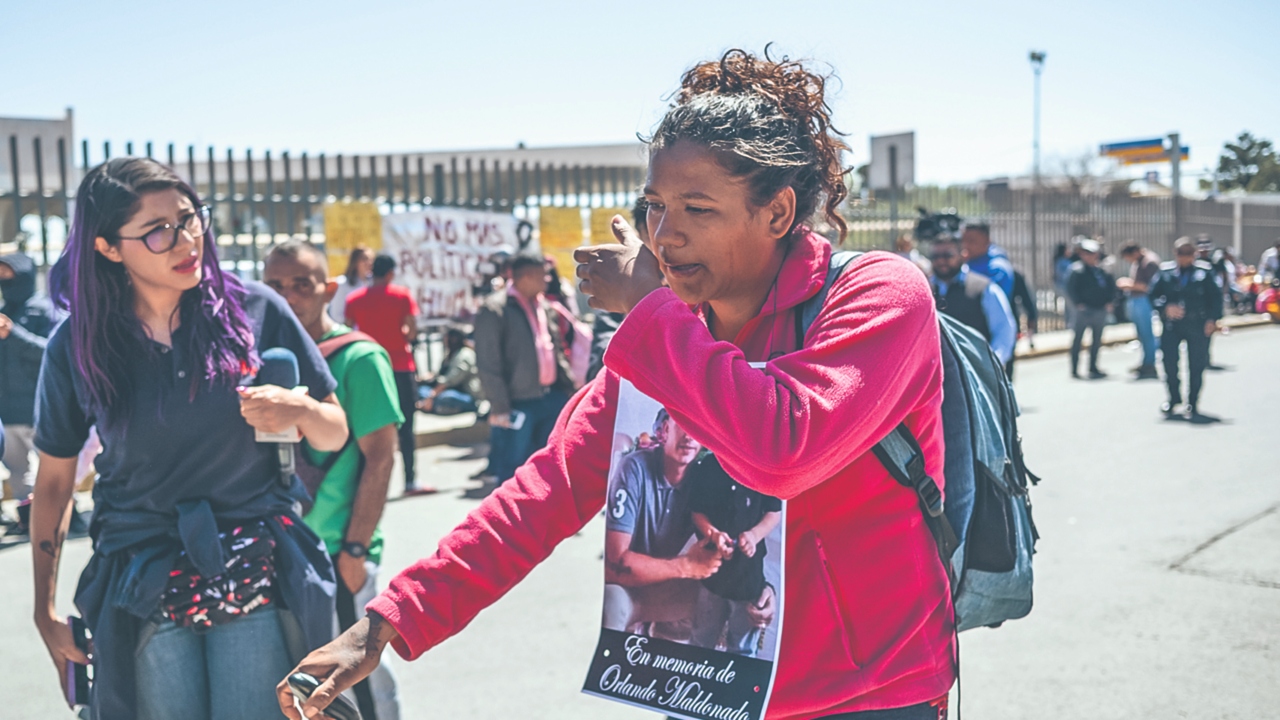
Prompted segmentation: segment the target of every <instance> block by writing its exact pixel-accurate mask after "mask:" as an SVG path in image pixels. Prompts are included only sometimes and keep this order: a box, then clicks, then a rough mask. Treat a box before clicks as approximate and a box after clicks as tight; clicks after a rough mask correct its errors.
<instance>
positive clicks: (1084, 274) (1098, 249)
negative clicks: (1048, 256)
mask: <svg viewBox="0 0 1280 720" xmlns="http://www.w3.org/2000/svg"><path fill="white" fill-rule="evenodd" d="M1076 250H1077V253H1078V254H1079V256H1080V259H1079V260H1078V261H1077V262H1076V263H1075V264H1074V265H1072V266H1071V275H1070V276H1068V277H1067V297H1068V299H1069V301H1070V302H1071V303H1072V304H1073V305H1074V306H1075V323H1076V324H1075V326H1074V327H1072V330H1073V331H1074V333H1075V334H1074V336H1073V337H1072V340H1071V377H1073V378H1079V377H1080V350H1081V348H1082V347H1083V344H1084V331H1085V330H1089V331H1090V333H1091V335H1090V341H1089V379H1090V380H1099V379H1102V378H1105V377H1106V376H1107V374H1106V373H1105V372H1103V371H1102V369H1101V368H1099V367H1098V352H1099V351H1100V350H1101V349H1102V329H1103V328H1105V327H1106V325H1107V313H1109V312H1111V303H1112V301H1113V300H1114V298H1115V296H1116V281H1115V278H1113V277H1111V275H1109V274H1108V273H1107V272H1106V271H1105V270H1103V269H1102V268H1100V267H1098V263H1099V262H1100V261H1101V259H1102V246H1101V245H1099V244H1098V242H1097V241H1096V240H1092V239H1090V238H1086V237H1082V238H1078V239H1077V241H1076Z"/></svg>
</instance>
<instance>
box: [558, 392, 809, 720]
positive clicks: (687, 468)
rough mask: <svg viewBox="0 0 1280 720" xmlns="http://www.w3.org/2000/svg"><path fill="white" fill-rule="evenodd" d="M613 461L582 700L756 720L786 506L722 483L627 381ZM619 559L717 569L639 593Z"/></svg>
mask: <svg viewBox="0 0 1280 720" xmlns="http://www.w3.org/2000/svg"><path fill="white" fill-rule="evenodd" d="M612 457H613V461H612V463H611V464H610V466H609V489H608V493H607V495H606V498H607V505H606V506H605V531H606V536H607V537H608V538H609V540H608V541H607V543H606V549H605V593H604V619H603V622H602V627H601V629H600V641H599V643H598V644H597V646H596V651H595V654H594V655H593V656H592V659H591V666H590V668H589V670H588V671H587V679H586V681H585V683H584V684H583V688H582V691H583V692H584V693H587V694H589V695H595V696H597V697H602V698H606V699H608V700H613V701H616V702H621V703H624V704H627V705H634V706H637V707H643V708H646V709H650V710H657V711H659V712H662V713H665V714H666V715H667V716H668V717H676V718H686V719H688V720H761V719H762V718H763V717H764V716H765V711H766V709H767V708H768V705H769V696H770V693H771V691H772V687H773V680H774V676H775V669H776V665H777V651H778V647H779V638H780V636H781V632H782V599H783V597H784V592H783V583H784V582H785V579H784V577H783V574H784V573H783V564H782V555H783V551H782V549H783V547H784V546H785V539H784V536H783V535H784V532H785V530H784V528H785V526H786V523H785V522H784V519H785V513H786V503H784V502H783V501H782V500H780V499H779V498H774V497H769V496H767V495H764V494H762V493H760V492H757V491H755V490H752V489H750V488H748V487H746V486H745V485H742V484H741V483H739V482H738V481H736V480H735V479H734V478H732V477H730V476H729V474H728V473H727V472H726V471H725V470H724V468H723V467H722V466H721V465H720V462H719V460H718V459H717V458H716V456H715V455H714V454H712V453H711V452H710V451H709V450H707V449H706V448H704V447H702V445H701V444H700V443H699V442H698V441H697V440H694V439H693V438H692V437H691V436H689V435H688V434H687V433H685V432H684V430H683V429H682V428H681V427H680V426H679V424H677V423H676V421H675V419H674V418H672V417H671V415H670V414H669V413H668V412H667V411H666V409H665V408H663V407H662V406H661V405H660V404H659V403H658V402H657V401H655V400H653V399H652V398H650V397H648V396H646V395H644V394H643V393H641V392H640V391H639V390H637V389H636V388H635V386H633V385H632V384H631V383H630V382H628V381H626V380H623V381H622V382H621V384H620V386H619V389H618V411H617V420H616V421H615V424H614V447H613V453H612ZM619 542H625V547H623V548H622V551H621V552H622V554H620V555H619V554H618V553H619V552H620V551H619V547H620V546H619V544H618V543H619ZM626 554H632V555H635V554H639V555H645V556H647V557H648V558H649V560H650V562H662V561H668V562H676V561H678V562H682V563H686V564H687V565H688V566H692V567H706V568H708V569H710V568H711V567H712V566H713V564H715V563H717V562H718V566H717V567H716V569H715V570H714V572H712V574H710V576H708V577H707V578H706V579H704V580H692V579H685V578H677V579H672V580H661V581H656V582H648V583H644V582H640V581H639V578H638V577H637V576H636V574H635V573H634V572H633V571H632V569H631V566H630V565H629V564H628V563H627V561H626V560H625V559H624V557H625V555H626ZM615 555H616V556H615Z"/></svg>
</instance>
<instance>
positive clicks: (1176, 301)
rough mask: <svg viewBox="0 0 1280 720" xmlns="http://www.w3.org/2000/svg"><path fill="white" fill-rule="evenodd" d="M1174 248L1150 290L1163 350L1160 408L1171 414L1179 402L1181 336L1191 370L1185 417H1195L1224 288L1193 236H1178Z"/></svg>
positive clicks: (1220, 310) (1166, 413)
mask: <svg viewBox="0 0 1280 720" xmlns="http://www.w3.org/2000/svg"><path fill="white" fill-rule="evenodd" d="M1173 247H1174V257H1175V258H1176V259H1175V260H1174V261H1173V262H1168V263H1164V264H1163V265H1161V266H1160V274H1159V275H1157V276H1156V280H1155V282H1154V283H1153V284H1152V286H1151V292H1150V297H1151V305H1152V307H1154V308H1155V309H1156V310H1157V311H1158V312H1159V313H1160V319H1161V321H1162V322H1163V323H1164V332H1163V333H1162V334H1161V336H1160V352H1161V353H1162V354H1163V355H1164V375H1165V383H1166V384H1167V385H1168V388H1169V400H1168V402H1166V403H1165V404H1164V405H1162V406H1160V410H1161V411H1162V412H1164V414H1165V416H1166V417H1170V416H1172V415H1173V414H1174V413H1175V412H1176V411H1177V408H1178V405H1181V404H1182V391H1181V388H1180V384H1179V380H1178V349H1179V346H1180V345H1181V344H1182V342H1184V341H1185V342H1186V343H1187V364H1188V365H1189V366H1190V368H1189V372H1190V375H1191V377H1190V388H1189V391H1188V394H1187V407H1186V416H1187V418H1188V419H1194V418H1196V417H1198V416H1199V413H1198V412H1197V403H1198V402H1199V400H1200V383H1201V378H1202V377H1203V376H1204V370H1205V367H1206V366H1208V364H1209V338H1210V337H1212V336H1213V334H1214V333H1215V332H1217V330H1218V321H1219V320H1220V319H1222V287H1221V286H1220V285H1218V282H1217V280H1216V279H1215V276H1214V272H1213V266H1211V265H1210V264H1209V263H1207V262H1204V261H1202V260H1197V259H1196V246H1195V243H1193V242H1192V241H1191V238H1186V237H1184V238H1179V239H1178V241H1177V242H1176V243H1175V244H1174V246H1173Z"/></svg>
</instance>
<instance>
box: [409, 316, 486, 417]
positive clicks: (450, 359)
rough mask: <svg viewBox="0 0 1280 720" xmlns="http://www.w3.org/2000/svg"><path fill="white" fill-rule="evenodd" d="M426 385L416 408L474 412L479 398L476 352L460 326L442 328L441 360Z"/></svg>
mask: <svg viewBox="0 0 1280 720" xmlns="http://www.w3.org/2000/svg"><path fill="white" fill-rule="evenodd" d="M429 385H430V389H429V390H426V393H425V397H423V398H422V400H421V401H419V402H418V409H419V410H421V411H423V412H429V413H434V414H436V415H457V414H458V413H464V412H475V411H476V407H477V404H478V403H479V401H480V400H481V390H480V374H479V373H478V372H477V371H476V351H475V350H473V349H472V348H471V346H470V345H469V344H467V335H466V333H464V332H463V331H462V330H461V329H460V328H456V327H451V328H449V329H448V330H445V333H444V359H443V360H441V361H440V372H438V373H436V376H435V377H434V378H433V379H432V380H431V382H430V383H429Z"/></svg>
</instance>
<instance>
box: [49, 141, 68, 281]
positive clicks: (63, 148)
mask: <svg viewBox="0 0 1280 720" xmlns="http://www.w3.org/2000/svg"><path fill="white" fill-rule="evenodd" d="M58 187H59V188H61V190H60V191H59V195H60V196H61V197H62V217H63V219H64V220H66V222H67V229H68V230H70V229H71V201H70V199H69V198H70V192H69V191H68V190H67V139H66V138H58ZM63 243H64V244H65V243H66V239H65V236H64V239H63ZM45 265H48V263H45Z"/></svg>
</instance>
